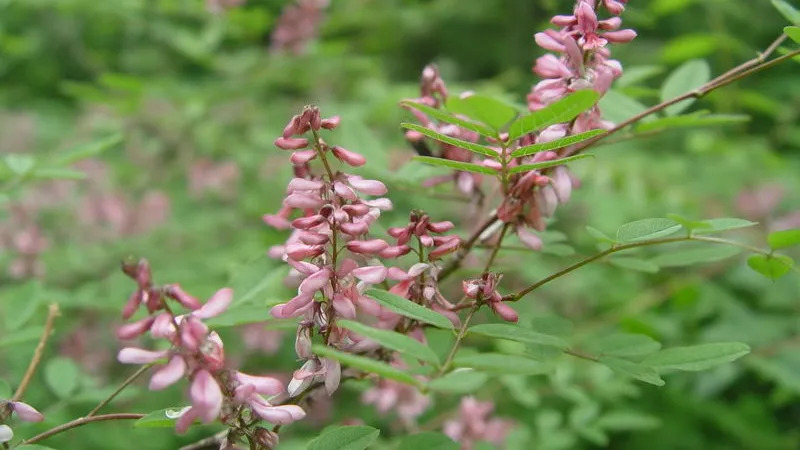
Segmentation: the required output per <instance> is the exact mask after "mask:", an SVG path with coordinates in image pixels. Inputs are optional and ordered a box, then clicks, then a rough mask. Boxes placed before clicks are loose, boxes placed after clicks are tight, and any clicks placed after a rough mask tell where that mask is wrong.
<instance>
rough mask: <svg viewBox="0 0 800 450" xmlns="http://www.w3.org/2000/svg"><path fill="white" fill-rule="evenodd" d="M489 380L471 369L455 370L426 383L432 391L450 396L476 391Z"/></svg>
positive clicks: (484, 375) (485, 375)
mask: <svg viewBox="0 0 800 450" xmlns="http://www.w3.org/2000/svg"><path fill="white" fill-rule="evenodd" d="M488 379H489V375H487V374H486V373H483V372H478V371H475V370H472V369H456V370H454V371H452V372H450V373H448V374H447V375H445V376H443V377H441V378H436V379H435V380H432V381H431V382H430V383H428V388H429V389H430V390H432V391H437V392H446V393H450V394H469V393H472V392H475V391H477V390H478V389H480V388H481V386H483V385H484V384H485V383H486V381H487V380H488Z"/></svg>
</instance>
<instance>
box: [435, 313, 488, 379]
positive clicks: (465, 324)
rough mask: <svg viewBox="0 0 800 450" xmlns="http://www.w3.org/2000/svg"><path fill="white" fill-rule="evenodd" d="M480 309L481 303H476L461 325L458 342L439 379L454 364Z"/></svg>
mask: <svg viewBox="0 0 800 450" xmlns="http://www.w3.org/2000/svg"><path fill="white" fill-rule="evenodd" d="M480 307H481V304H480V302H475V304H474V305H473V306H472V309H470V310H469V313H468V314H467V317H465V318H464V322H463V323H462V324H461V328H460V329H459V330H458V334H457V335H456V341H455V342H453V347H452V348H451V349H450V353H448V354H447V358H446V359H445V360H444V363H443V364H442V368H441V369H439V373H438V374H437V375H436V376H437V378H438V377H441V376H442V375H444V373H445V372H447V370H448V369H449V368H450V365H451V364H452V363H453V358H454V357H455V356H456V352H458V347H459V345H461V340H462V339H464V336H465V335H466V334H467V327H469V322H470V321H471V320H472V316H474V315H475V313H476V312H478V309H480Z"/></svg>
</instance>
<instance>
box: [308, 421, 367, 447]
mask: <svg viewBox="0 0 800 450" xmlns="http://www.w3.org/2000/svg"><path fill="white" fill-rule="evenodd" d="M380 433H381V431H380V430H378V429H377V428H372V427H367V426H346V427H330V428H328V429H326V430H325V431H323V432H322V434H320V435H319V436H318V437H316V438H315V439H314V440H312V441H311V442H309V443H308V447H306V448H307V449H308V450H364V449H365V448H367V447H369V446H370V445H372V443H373V442H375V441H376V440H377V439H378V435H379V434H380Z"/></svg>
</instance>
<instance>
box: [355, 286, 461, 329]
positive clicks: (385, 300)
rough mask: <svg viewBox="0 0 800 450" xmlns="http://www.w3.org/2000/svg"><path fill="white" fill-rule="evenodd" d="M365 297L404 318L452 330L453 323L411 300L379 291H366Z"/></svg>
mask: <svg viewBox="0 0 800 450" xmlns="http://www.w3.org/2000/svg"><path fill="white" fill-rule="evenodd" d="M366 294H367V296H369V297H371V298H373V299H375V301H377V302H378V303H380V304H381V305H382V306H384V307H386V308H387V309H389V310H391V311H393V312H396V313H397V314H400V315H402V316H405V317H409V318H411V319H414V320H419V321H420V322H425V323H427V324H430V325H434V326H437V327H439V328H449V329H453V323H452V322H450V320H449V319H448V318H447V317H445V316H443V315H441V314H439V313H437V312H436V311H433V310H432V309H429V308H426V307H424V306H420V305H418V304H416V303H414V302H412V301H411V300H408V299H405V298H403V297H400V296H398V295H394V294H392V293H391V292H388V291H381V290H379V289H367V292H366Z"/></svg>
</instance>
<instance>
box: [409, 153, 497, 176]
mask: <svg viewBox="0 0 800 450" xmlns="http://www.w3.org/2000/svg"><path fill="white" fill-rule="evenodd" d="M413 159H414V161H420V162H424V163H426V164H430V165H432V166H440V167H447V168H448V169H454V170H461V171H464V172H473V173H485V174H489V175H497V171H496V170H494V169H490V168H489V167H486V166H482V165H480V164H472V163H466V162H461V161H453V160H452V159H444V158H434V157H431V156H415V157H414V158H413Z"/></svg>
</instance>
